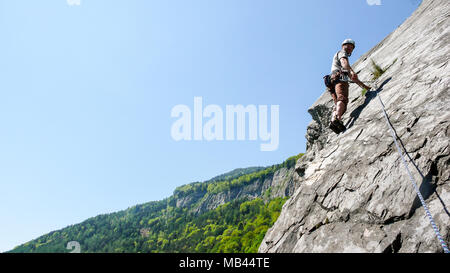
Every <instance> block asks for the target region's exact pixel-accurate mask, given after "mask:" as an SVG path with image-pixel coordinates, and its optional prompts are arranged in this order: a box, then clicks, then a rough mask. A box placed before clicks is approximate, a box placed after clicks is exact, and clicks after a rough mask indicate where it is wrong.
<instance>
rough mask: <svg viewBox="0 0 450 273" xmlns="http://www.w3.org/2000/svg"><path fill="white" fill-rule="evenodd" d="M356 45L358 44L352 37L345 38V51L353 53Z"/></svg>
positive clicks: (343, 43) (343, 47)
mask: <svg viewBox="0 0 450 273" xmlns="http://www.w3.org/2000/svg"><path fill="white" fill-rule="evenodd" d="M355 46H356V44H355V41H353V40H352V39H345V40H344V41H343V42H342V49H343V50H345V52H347V54H349V55H352V52H353V50H354V49H355Z"/></svg>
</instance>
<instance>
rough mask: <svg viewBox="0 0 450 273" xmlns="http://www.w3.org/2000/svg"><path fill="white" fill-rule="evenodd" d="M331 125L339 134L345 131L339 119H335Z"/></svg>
mask: <svg viewBox="0 0 450 273" xmlns="http://www.w3.org/2000/svg"><path fill="white" fill-rule="evenodd" d="M331 123H333V125H334V126H336V127H337V128H338V129H339V131H340V132H344V131H345V130H347V128H346V127H345V125H344V124H343V123H342V121H340V120H339V119H335V120H333V121H332V122H331Z"/></svg>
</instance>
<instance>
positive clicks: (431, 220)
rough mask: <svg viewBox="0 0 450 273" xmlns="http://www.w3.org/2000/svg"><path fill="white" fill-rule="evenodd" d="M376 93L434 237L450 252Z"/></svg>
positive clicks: (446, 251) (445, 250)
mask: <svg viewBox="0 0 450 273" xmlns="http://www.w3.org/2000/svg"><path fill="white" fill-rule="evenodd" d="M376 95H377V98H378V100H379V101H380V104H381V107H382V108H383V113H384V117H385V118H386V123H387V124H388V126H389V129H390V131H391V135H392V138H393V139H394V142H395V146H396V147H397V150H398V153H399V154H400V157H401V158H402V160H403V164H404V165H405V168H406V171H408V174H409V177H410V179H411V182H412V184H413V186H414V190H415V191H416V193H417V195H418V196H419V199H420V202H421V203H422V206H423V208H424V209H425V212H426V214H427V216H428V219H429V220H430V223H431V226H432V227H433V229H434V233H436V237H437V238H438V240H439V242H440V243H441V245H442V248H443V249H444V252H445V253H450V251H449V250H448V247H447V245H446V244H445V242H444V239H442V236H441V233H439V229H438V227H437V226H436V223H435V222H434V220H433V216H431V213H430V210H429V209H428V206H427V204H426V203H425V200H424V199H423V196H422V194H421V193H420V190H419V188H418V187H417V183H416V181H415V180H414V177H413V176H412V174H411V172H410V171H409V168H408V164H406V160H405V158H404V157H403V153H402V151H401V149H400V147H399V145H398V143H397V138H396V137H395V132H394V129H393V128H392V126H391V124H390V123H389V119H388V116H387V114H386V109H385V107H384V104H383V102H382V101H381V98H380V96H378V92H377V91H376Z"/></svg>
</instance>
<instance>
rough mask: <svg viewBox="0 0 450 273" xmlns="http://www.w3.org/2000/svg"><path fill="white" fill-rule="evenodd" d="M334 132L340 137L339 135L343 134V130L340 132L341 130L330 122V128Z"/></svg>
mask: <svg viewBox="0 0 450 273" xmlns="http://www.w3.org/2000/svg"><path fill="white" fill-rule="evenodd" d="M328 127H329V128H330V129H331V130H332V131H333V132H335V133H336V134H337V135H339V133H340V132H341V130H339V128H338V127H337V126H336V125H334V123H333V122H330V125H329V126H328Z"/></svg>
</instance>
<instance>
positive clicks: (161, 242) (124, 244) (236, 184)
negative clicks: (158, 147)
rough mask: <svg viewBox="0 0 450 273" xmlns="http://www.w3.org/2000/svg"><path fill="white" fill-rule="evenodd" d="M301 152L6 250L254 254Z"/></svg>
mask: <svg viewBox="0 0 450 273" xmlns="http://www.w3.org/2000/svg"><path fill="white" fill-rule="evenodd" d="M301 156H302V154H299V155H297V156H293V157H290V158H288V159H287V160H286V161H284V162H283V163H281V164H276V165H272V166H269V167H250V168H239V169H235V170H233V171H231V172H228V173H225V174H222V175H219V176H216V177H214V178H212V179H210V180H207V181H204V182H194V183H190V184H186V185H183V186H180V187H177V188H176V189H175V191H174V193H173V195H172V196H170V197H168V198H166V199H163V200H160V201H152V202H148V203H145V204H140V205H136V206H133V207H130V208H128V209H126V210H123V211H119V212H115V213H110V214H103V215H98V216H96V217H92V218H89V219H87V220H85V221H83V222H82V223H79V224H75V225H70V226H68V227H66V228H63V229H61V230H57V231H53V232H50V233H48V234H45V235H43V236H41V237H39V238H37V239H35V240H32V241H30V242H27V243H25V244H22V245H20V246H17V247H16V248H14V249H13V250H11V251H10V252H70V251H71V250H70V249H67V244H68V243H69V242H71V241H75V242H77V244H79V245H80V251H81V252H256V251H257V250H258V247H259V244H260V243H261V240H262V239H263V237H264V235H265V232H266V231H267V229H268V228H269V227H270V226H271V225H272V224H273V223H274V222H275V220H276V219H277V217H278V215H279V213H280V210H281V206H282V205H283V204H284V202H285V201H286V199H287V198H288V196H289V195H290V194H292V193H293V191H294V190H295V187H296V186H295V184H294V183H293V181H294V180H293V178H292V176H293V173H294V165H295V162H296V161H297V159H298V158H300V157H301Z"/></svg>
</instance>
